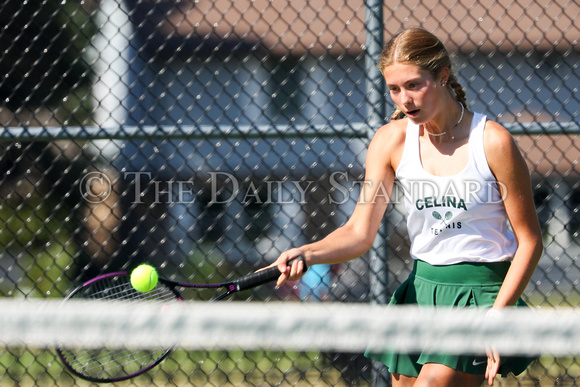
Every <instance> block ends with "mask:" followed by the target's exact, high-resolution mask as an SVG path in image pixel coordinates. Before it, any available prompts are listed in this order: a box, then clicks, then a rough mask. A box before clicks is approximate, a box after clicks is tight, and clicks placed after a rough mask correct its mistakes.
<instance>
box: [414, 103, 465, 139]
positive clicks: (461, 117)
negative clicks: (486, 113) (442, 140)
mask: <svg viewBox="0 0 580 387" xmlns="http://www.w3.org/2000/svg"><path fill="white" fill-rule="evenodd" d="M459 106H461V115H460V116H459V120H458V121H457V123H456V124H455V125H454V126H453V128H451V129H455V128H457V125H459V124H460V123H461V120H463V113H465V107H464V106H463V104H462V103H461V102H459ZM423 130H424V131H425V132H427V134H429V135H430V136H433V137H439V136H445V135H446V134H447V132H441V133H431V132H430V131H428V130H427V129H426V128H425V126H423ZM451 139H452V140H455V136H451Z"/></svg>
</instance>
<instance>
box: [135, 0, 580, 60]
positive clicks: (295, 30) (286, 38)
mask: <svg viewBox="0 0 580 387" xmlns="http://www.w3.org/2000/svg"><path fill="white" fill-rule="evenodd" d="M128 3H129V4H130V6H131V7H132V9H133V10H134V12H132V19H133V22H134V23H135V25H136V26H137V28H138V31H139V32H140V33H141V34H143V35H144V36H145V37H147V41H149V42H151V44H150V46H151V47H154V48H155V49H156V51H157V52H159V51H163V50H168V53H169V52H172V51H173V50H176V49H177V50H179V51H189V50H207V51H216V49H217V50H219V49H220V48H224V49H228V50H231V49H232V48H241V47H247V46H251V47H256V45H257V47H260V48H262V49H264V50H267V51H268V52H272V53H275V54H278V55H287V54H291V55H297V56H300V55H303V54H305V53H306V52H311V53H313V54H315V55H316V54H320V53H331V54H335V55H340V54H344V53H345V52H349V53H354V54H356V53H360V52H362V51H363V49H364V45H365V36H366V34H365V25H364V20H365V5H364V0H349V1H346V0H342V1H339V0H332V1H328V0H292V1H287V0H235V1H232V0H180V1H159V0H141V1H137V0H128ZM385 3H386V4H385V6H384V10H383V17H384V20H385V35H386V36H391V35H392V34H394V33H396V32H397V31H399V30H401V29H403V28H406V27H412V26H423V27H425V28H427V29H429V30H430V31H433V32H434V33H435V34H436V35H437V36H438V37H439V38H441V39H442V40H443V41H444V42H445V43H446V45H447V47H448V48H449V49H450V50H461V51H474V50H480V51H493V50H499V51H504V52H509V51H512V50H514V49H518V50H520V51H528V50H530V49H533V48H536V49H538V50H542V51H547V50H551V49H555V50H558V51H566V50H569V49H578V48H580V47H579V41H580V28H579V27H578V25H579V24H580V23H579V22H580V20H578V19H579V15H580V5H578V4H577V3H576V2H570V1H569V0H535V1H523V0H517V1H513V0H461V1H459V2H458V1H457V0H405V1H403V0H389V1H385ZM155 38H162V39H157V40H155ZM152 39H153V40H152Z"/></svg>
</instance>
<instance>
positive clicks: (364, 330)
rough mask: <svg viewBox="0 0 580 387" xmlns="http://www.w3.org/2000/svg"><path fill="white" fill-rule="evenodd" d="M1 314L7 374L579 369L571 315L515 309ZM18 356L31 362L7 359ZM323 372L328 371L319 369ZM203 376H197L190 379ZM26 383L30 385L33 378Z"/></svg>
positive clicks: (208, 381)
mask: <svg viewBox="0 0 580 387" xmlns="http://www.w3.org/2000/svg"><path fill="white" fill-rule="evenodd" d="M0 307H1V308H2V310H3V313H2V314H1V315H0V342H1V343H2V346H3V347H4V350H3V352H2V354H1V356H0V364H3V366H4V367H5V368H6V370H7V375H9V374H10V372H12V373H13V372H14V370H11V368H19V369H22V367H23V364H26V365H27V367H32V364H33V363H35V362H41V363H42V364H43V365H42V367H41V369H42V370H43V371H42V372H41V374H43V375H45V376H46V375H47V374H51V375H52V372H55V373H56V372H57V371H55V370H57V369H59V368H58V366H57V365H56V363H58V358H57V357H56V356H55V357H53V358H51V360H46V358H47V356H50V355H49V354H52V353H53V352H54V350H53V348H54V347H55V346H57V345H58V346H61V347H67V348H75V347H78V348H87V349H91V348H111V349H120V348H123V347H127V348H134V349H135V350H136V351H138V350H144V349H149V348H153V347H175V350H174V352H173V353H172V354H171V355H169V358H168V359H167V361H166V362H165V363H166V364H163V365H161V366H159V367H156V368H155V369H153V370H151V371H150V372H148V374H147V375H148V376H146V377H147V378H148V379H147V380H148V381H149V382H148V383H151V384H150V385H165V383H167V380H168V379H171V380H172V382H171V383H173V384H172V385H244V386H245V385H272V384H276V385H341V384H343V385H352V384H355V385H375V383H376V380H377V377H378V376H377V375H376V368H377V367H375V366H373V365H372V364H371V363H369V362H370V361H369V360H368V359H366V358H364V356H363V355H362V354H363V353H364V352H365V351H366V350H371V351H384V350H392V349H394V350H398V351H404V352H414V351H417V350H421V349H425V348H430V349H433V350H437V351H439V350H440V351H445V352H451V353H459V354H465V353H473V354H481V353H485V348H486V346H488V345H493V346H495V347H496V349H497V350H498V351H499V352H500V353H501V354H503V355H515V354H524V355H533V356H538V357H540V359H543V360H539V361H544V362H546V361H547V362H549V363H550V364H551V365H552V367H548V368H553V366H554V365H558V364H559V363H561V362H562V361H564V360H562V359H566V360H565V361H568V362H572V363H575V364H576V366H575V367H574V366H572V367H567V368H566V375H564V376H565V377H567V378H569V379H570V380H573V381H574V383H575V381H577V380H578V378H579V377H580V372H577V373H578V374H575V372H576V371H578V367H580V365H579V364H580V363H576V358H575V356H576V355H580V324H579V323H578V322H579V321H580V312H579V311H577V310H575V309H571V308H570V309H566V308H561V309H546V308H536V309H523V308H519V309H517V310H509V311H505V312H504V313H503V314H502V315H501V316H499V317H494V318H489V317H486V314H485V311H484V310H450V309H438V310H432V309H425V308H416V307H411V306H404V307H391V308H388V309H386V308H385V307H384V306H381V305H373V304H359V303H356V304H350V303H300V302H266V303H261V302H240V301H227V302H219V303H202V302H193V301H191V302H189V301H187V302H179V303H177V302H175V303H173V304H171V303H170V304H167V305H164V306H163V307H160V306H159V305H158V304H151V303H147V302H116V303H110V302H103V301H100V302H99V301H84V300H78V301H77V300H71V301H69V302H66V303H62V302H61V301H60V300H54V301H52V300H42V301H30V300H28V301H24V300H18V299H3V300H1V301H0ZM15 349H17V350H15ZM18 349H19V350H18ZM14 353H19V354H21V355H23V356H24V357H25V358H27V359H28V360H26V361H23V360H21V359H18V360H14V359H16V358H17V357H18V356H14V355H13V354H14ZM8 354H11V356H12V358H11V359H12V360H11V361H9V360H7V356H8ZM341 354H348V356H347V357H348V359H358V360H359V361H360V363H356V362H352V361H349V360H347V363H349V364H348V367H347V366H345V365H344V364H343V365H342V366H338V368H336V362H339V361H340V356H341ZM42 359H45V360H42ZM236 359H237V360H236ZM242 359H245V361H248V359H253V360H251V365H249V366H248V365H239V364H242V363H243V362H242ZM361 359H362V360H361ZM546 359H549V360H546ZM343 360H344V359H343ZM238 363H239V364H238ZM47 364H49V365H47ZM210 364H211V366H210ZM236 364H238V365H236ZM266 364H267V365H266ZM359 366H360V369H358V370H357V372H360V373H361V374H362V375H364V376H361V377H360V378H359V379H358V381H357V382H356V383H354V382H348V381H345V378H346V376H345V373H344V370H345V369H347V368H349V367H350V368H351V369H352V367H359ZM55 367H56V368H55ZM329 367H330V368H329ZM540 368H541V369H542V373H541V374H540V375H539V376H537V375H536V376H535V378H536V382H537V383H536V384H535V385H553V384H549V383H552V382H553V381H554V378H558V376H550V373H549V372H548V371H546V369H547V367H546V365H545V364H544V365H543V366H542V367H540ZM329 369H333V370H334V372H331V374H333V375H334V376H329V375H328V374H327V371H328V370H329ZM531 369H532V370H533V367H532V368H531ZM373 370H375V371H373ZM202 371H203V372H202ZM27 372H29V373H30V374H31V375H37V374H36V373H34V372H32V371H27ZM37 372H38V371H37ZM200 372H201V373H203V374H204V375H205V376H204V377H203V378H202V379H201V381H197V382H192V381H191V375H193V374H196V375H199V373H200ZM257 372H258V374H259V376H256V373H257ZM328 372H329V371H328ZM373 372H374V373H373ZM272 373H274V374H275V375H277V376H276V377H274V376H272ZM313 373H316V376H312V374H313ZM528 373H529V375H528V376H527V377H532V371H529V372H528ZM58 374H59V375H58V378H57V376H56V375H52V376H51V378H50V380H51V381H53V380H56V381H59V380H62V379H59V378H62V377H65V378H68V379H67V380H69V381H70V380H74V377H73V376H72V375H68V374H67V372H66V370H64V369H60V371H58ZM161 374H162V375H163V377H160V375H161ZM216 375H221V376H216ZM235 375H237V377H236V376H235ZM291 375H293V376H291ZM142 377H143V376H142ZM198 377H199V376H198ZM30 378H32V379H34V378H37V379H35V383H37V382H38V378H40V377H39V376H30ZM159 378H161V379H159ZM175 378H177V380H178V381H176V380H174V379H175ZM313 378H314V379H313ZM20 379H21V378H20ZM347 379H348V378H347ZM161 380H162V381H161ZM179 380H182V382H183V384H180V382H179ZM313 380H318V382H316V383H314V382H313ZM538 380H540V381H541V380H543V382H546V381H547V383H548V384H542V383H543V382H542V383H540V382H538ZM62 383H65V382H62ZM75 383H77V382H75ZM57 384H59V385H60V382H59V383H57ZM79 384H82V381H81V382H79ZM39 385H42V383H39ZM121 385H125V384H121ZM498 385H504V384H498ZM507 385H520V384H507ZM572 385H573V384H572Z"/></svg>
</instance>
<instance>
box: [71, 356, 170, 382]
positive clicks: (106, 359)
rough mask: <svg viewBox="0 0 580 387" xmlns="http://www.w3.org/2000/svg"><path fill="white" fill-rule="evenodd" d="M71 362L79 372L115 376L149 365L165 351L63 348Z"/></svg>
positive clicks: (128, 373) (97, 375)
mask: <svg viewBox="0 0 580 387" xmlns="http://www.w3.org/2000/svg"><path fill="white" fill-rule="evenodd" d="M63 353H64V356H65V358H66V359H67V361H68V362H69V364H70V365H71V366H72V367H73V368H74V369H75V370H77V371H78V372H80V373H82V374H85V375H91V376H93V377H100V378H104V377H115V376H118V375H130V374H132V373H135V372H137V371H139V370H141V369H142V368H144V367H147V366H149V365H150V364H151V363H153V362H154V361H155V360H156V359H158V358H159V357H160V356H161V355H163V353H164V351H157V352H151V351H138V352H135V351H134V350H131V351H129V350H124V349H118V350H108V349H104V350H103V349H95V350H82V351H69V350H66V349H65V350H63Z"/></svg>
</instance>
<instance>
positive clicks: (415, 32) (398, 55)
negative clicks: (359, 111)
mask: <svg viewBox="0 0 580 387" xmlns="http://www.w3.org/2000/svg"><path fill="white" fill-rule="evenodd" d="M394 63H408V64H414V65H416V66H418V67H419V68H421V69H422V70H425V71H428V72H429V73H431V75H432V76H433V77H436V76H437V74H439V71H441V69H443V68H445V67H447V68H448V69H449V73H450V74H449V79H448V81H447V88H448V90H449V91H450V92H451V93H452V95H455V98H456V99H457V101H458V102H459V103H461V104H462V105H463V106H465V107H467V100H466V96H465V91H464V90H463V87H462V86H461V85H460V84H459V82H458V81H457V78H456V77H455V75H454V73H453V69H452V63H451V58H450V56H449V53H448V52H447V49H446V48H445V46H444V45H443V43H442V42H441V41H440V40H439V39H438V38H437V37H436V36H435V35H433V34H432V33H431V32H429V31H427V30H424V29H422V28H410V29H407V30H404V31H402V32H400V33H398V34H397V35H395V36H393V38H392V39H391V40H389V41H388V42H387V44H386V45H385V48H384V49H383V52H382V53H381V57H380V60H379V65H378V67H379V70H381V72H383V70H384V69H385V67H388V66H390V65H392V64H394ZM401 113H402V112H401V110H400V109H399V108H398V107H397V106H395V110H394V112H393V114H392V115H391V119H393V120H396V119H398V118H401V117H402V114H401Z"/></svg>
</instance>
